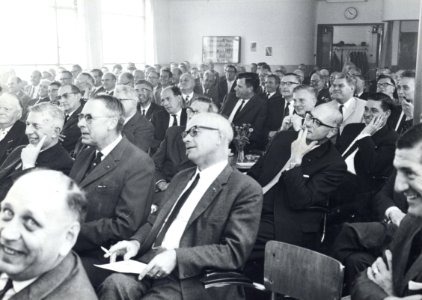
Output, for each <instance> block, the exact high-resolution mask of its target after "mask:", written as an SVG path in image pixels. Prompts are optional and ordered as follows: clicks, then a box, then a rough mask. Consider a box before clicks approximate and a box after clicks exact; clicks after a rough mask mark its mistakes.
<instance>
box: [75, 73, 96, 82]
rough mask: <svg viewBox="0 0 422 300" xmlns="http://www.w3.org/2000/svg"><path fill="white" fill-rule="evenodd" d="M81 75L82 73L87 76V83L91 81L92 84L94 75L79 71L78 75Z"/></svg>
mask: <svg viewBox="0 0 422 300" xmlns="http://www.w3.org/2000/svg"><path fill="white" fill-rule="evenodd" d="M81 75H84V76H86V77H88V81H89V83H91V84H92V85H94V83H95V79H94V77H92V75H91V74H89V73H88V72H82V73H79V75H78V76H81Z"/></svg>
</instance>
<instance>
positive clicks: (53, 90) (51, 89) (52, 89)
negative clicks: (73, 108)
mask: <svg viewBox="0 0 422 300" xmlns="http://www.w3.org/2000/svg"><path fill="white" fill-rule="evenodd" d="M61 86H62V85H61V83H60V82H58V81H53V82H52V83H50V85H49V86H48V98H49V99H50V103H51V104H55V105H59V89H60V87H61Z"/></svg>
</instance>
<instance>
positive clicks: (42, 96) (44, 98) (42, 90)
mask: <svg viewBox="0 0 422 300" xmlns="http://www.w3.org/2000/svg"><path fill="white" fill-rule="evenodd" d="M50 84H51V81H50V80H47V79H42V80H41V82H40V84H39V85H38V97H36V98H34V99H32V100H31V101H29V103H28V106H32V105H35V104H38V103H41V102H50V98H49V97H48V87H49V86H50Z"/></svg>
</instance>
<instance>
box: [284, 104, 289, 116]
mask: <svg viewBox="0 0 422 300" xmlns="http://www.w3.org/2000/svg"><path fill="white" fill-rule="evenodd" d="M289 106H290V102H287V104H286V107H285V108H284V117H286V116H288V115H290V109H289Z"/></svg>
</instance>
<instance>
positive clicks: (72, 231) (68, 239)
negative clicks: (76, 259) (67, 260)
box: [59, 221, 81, 256]
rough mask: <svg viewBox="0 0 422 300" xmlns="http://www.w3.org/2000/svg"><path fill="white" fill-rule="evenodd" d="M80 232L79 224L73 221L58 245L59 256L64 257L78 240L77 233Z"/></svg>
mask: <svg viewBox="0 0 422 300" xmlns="http://www.w3.org/2000/svg"><path fill="white" fill-rule="evenodd" d="M80 230H81V225H80V224H79V222H77V221H75V222H73V223H72V224H70V225H68V228H67V231H66V233H65V237H64V241H62V243H61V244H60V245H59V254H60V255H61V256H66V255H67V254H68V253H69V252H70V250H71V249H72V248H73V246H74V245H75V244H76V240H77V239H78V235H79V231H80Z"/></svg>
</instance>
